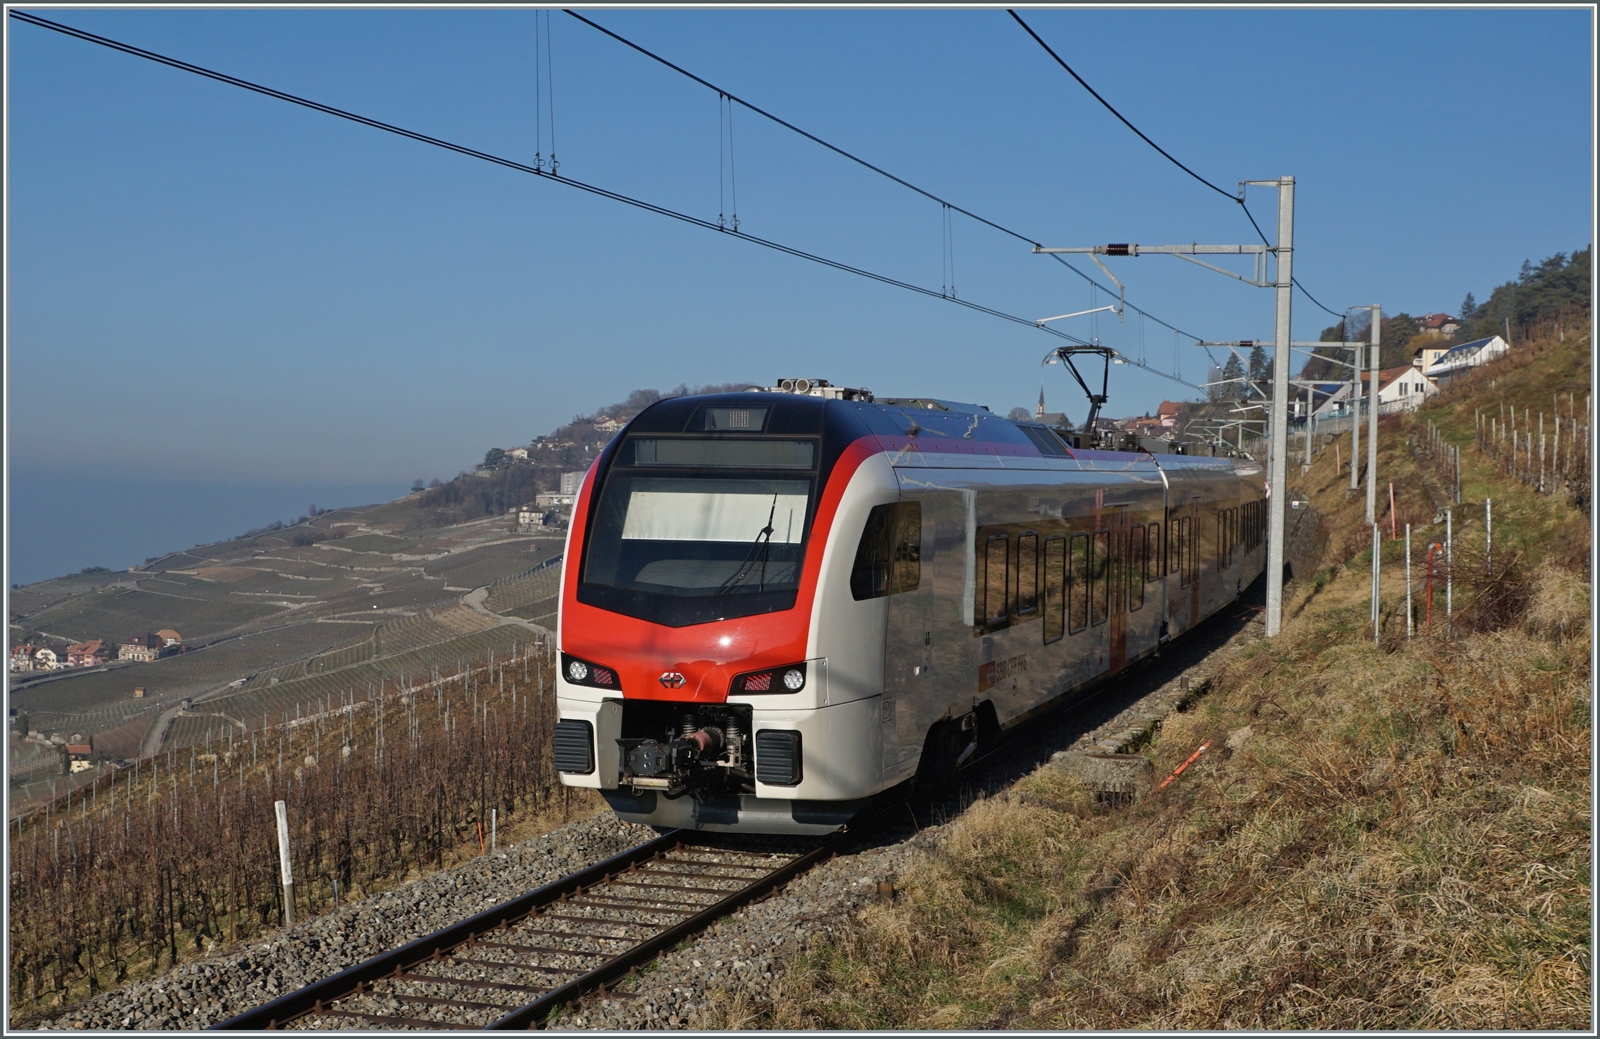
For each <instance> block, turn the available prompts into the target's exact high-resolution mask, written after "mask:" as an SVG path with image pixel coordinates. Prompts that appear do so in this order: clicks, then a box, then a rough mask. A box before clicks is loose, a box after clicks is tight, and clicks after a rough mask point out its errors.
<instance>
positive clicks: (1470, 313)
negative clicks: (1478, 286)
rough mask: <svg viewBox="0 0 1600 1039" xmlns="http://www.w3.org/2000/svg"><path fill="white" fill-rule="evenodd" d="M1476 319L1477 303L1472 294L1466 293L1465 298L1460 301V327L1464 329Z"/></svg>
mask: <svg viewBox="0 0 1600 1039" xmlns="http://www.w3.org/2000/svg"><path fill="white" fill-rule="evenodd" d="M1477 318H1478V301H1477V300H1476V299H1474V298H1473V295H1472V293H1470V292H1469V293H1467V298H1466V299H1464V300H1462V301H1461V327H1462V328H1466V327H1468V326H1470V325H1471V324H1472V322H1474V321H1476V320H1477Z"/></svg>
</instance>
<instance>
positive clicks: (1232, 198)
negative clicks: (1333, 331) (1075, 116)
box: [1006, 8, 1341, 317]
mask: <svg viewBox="0 0 1600 1039" xmlns="http://www.w3.org/2000/svg"><path fill="white" fill-rule="evenodd" d="M1006 13H1007V14H1009V15H1010V16H1011V17H1013V18H1015V19H1016V20H1017V24H1018V25H1020V26H1022V28H1023V29H1024V30H1026V31H1027V33H1028V35H1029V36H1032V37H1033V39H1034V42H1036V43H1038V44H1039V46H1041V47H1043V48H1044V50H1045V53H1046V54H1048V55H1050V56H1051V57H1052V58H1054V59H1056V64H1057V65H1060V66H1061V67H1062V68H1064V69H1066V70H1067V74H1068V75H1070V76H1071V77H1072V78H1073V79H1075V80H1077V81H1078V85H1079V86H1081V87H1083V89H1085V90H1087V91H1088V92H1089V93H1090V94H1091V95H1092V96H1093V97H1094V99H1095V100H1096V101H1098V102H1100V103H1101V104H1102V105H1104V106H1105V110H1106V111H1107V112H1110V113H1111V114H1112V115H1114V116H1116V117H1117V119H1118V120H1120V121H1121V122H1122V125H1123V126H1126V127H1127V128H1128V129H1130V130H1132V131H1133V132H1134V133H1135V134H1136V135H1137V136H1138V138H1139V140H1141V141H1143V142H1144V143H1146V144H1148V145H1149V146H1150V147H1152V148H1154V149H1155V150H1156V151H1158V152H1160V153H1161V156H1162V158H1164V159H1166V160H1167V161H1168V162H1170V163H1172V164H1173V165H1174V166H1176V167H1178V168H1179V169H1180V170H1182V171H1183V172H1185V173H1187V174H1188V175H1189V176H1191V177H1193V178H1194V179H1195V180H1198V181H1199V182H1200V183H1202V184H1204V185H1205V186H1206V187H1208V188H1210V189H1211V190H1212V191H1215V192H1216V193H1217V194H1219V195H1221V196H1222V197H1223V198H1225V199H1227V200H1228V201H1230V202H1237V203H1238V204H1239V208H1241V209H1243V210H1244V215H1245V218H1246V219H1248V220H1249V221H1250V226H1251V227H1253V228H1255V230H1256V234H1257V235H1258V236H1260V238H1261V244H1262V245H1268V246H1270V245H1271V244H1272V243H1271V242H1269V241H1268V240H1267V236H1266V234H1265V233H1263V232H1262V230H1261V225H1260V224H1258V223H1256V218H1255V216H1254V215H1253V214H1252V213H1251V212H1250V207H1249V206H1247V205H1245V203H1244V192H1243V190H1241V191H1240V192H1239V193H1238V194H1237V195H1235V194H1232V193H1230V192H1227V191H1224V190H1222V189H1221V188H1219V187H1217V186H1216V185H1215V184H1213V183H1211V182H1210V181H1209V180H1207V179H1205V178H1204V177H1202V176H1200V174H1198V173H1196V172H1195V171H1194V170H1191V169H1190V168H1189V167H1187V166H1185V165H1184V164H1183V163H1181V162H1179V161H1178V160H1177V159H1175V158H1173V156H1172V153H1171V152H1169V151H1167V150H1166V149H1165V148H1163V147H1161V145H1159V144H1157V143H1156V142H1154V141H1152V140H1151V139H1150V138H1149V137H1147V136H1145V133H1144V131H1143V130H1141V129H1139V128H1138V127H1137V126H1134V125H1133V124H1132V123H1130V122H1128V120H1127V117H1125V116H1124V115H1123V114H1122V113H1121V112H1119V111H1117V110H1116V109H1115V108H1113V107H1111V102H1109V101H1107V100H1106V99H1105V98H1103V97H1101V96H1100V92H1099V91H1097V90H1095V88H1094V87H1091V86H1090V85H1089V83H1088V81H1087V80H1085V79H1084V78H1083V77H1082V76H1080V75H1078V73H1077V72H1076V71H1074V70H1073V68H1072V66H1071V65H1068V64H1067V63H1066V62H1065V61H1063V60H1061V55H1059V54H1057V53H1056V52H1055V50H1053V49H1052V48H1051V46H1050V45H1049V44H1048V43H1046V42H1044V40H1043V39H1042V38H1041V37H1040V36H1039V34H1038V33H1036V32H1034V31H1033V27H1032V26H1030V25H1029V24H1028V23H1027V22H1025V21H1023V20H1022V16H1021V15H1020V14H1018V13H1017V12H1015V11H1013V10H1011V9H1009V8H1007V10H1006ZM1290 280H1291V281H1293V282H1294V286H1295V288H1297V289H1299V290H1300V291H1301V292H1302V293H1305V297H1306V299H1309V300H1310V301H1311V302H1313V303H1315V304H1316V305H1317V306H1319V307H1322V309H1323V310H1326V311H1328V313H1330V314H1332V315H1333V316H1334V317H1340V316H1341V315H1340V314H1339V312H1338V311H1337V310H1330V309H1329V308H1327V307H1325V306H1323V305H1322V303H1321V302H1320V301H1319V300H1318V299H1317V297H1315V296H1313V295H1312V294H1311V293H1310V292H1307V291H1306V287H1305V286H1304V285H1302V284H1300V279H1299V278H1293V277H1291V279H1290Z"/></svg>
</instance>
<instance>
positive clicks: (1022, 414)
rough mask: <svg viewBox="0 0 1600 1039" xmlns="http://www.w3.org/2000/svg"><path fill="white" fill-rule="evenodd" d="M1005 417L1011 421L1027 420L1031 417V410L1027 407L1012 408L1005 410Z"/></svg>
mask: <svg viewBox="0 0 1600 1039" xmlns="http://www.w3.org/2000/svg"><path fill="white" fill-rule="evenodd" d="M1006 418H1008V419H1010V420H1011V421H1012V422H1027V421H1029V420H1031V419H1032V418H1033V412H1031V411H1029V410H1028V409H1027V408H1012V409H1011V410H1010V411H1008V412H1006Z"/></svg>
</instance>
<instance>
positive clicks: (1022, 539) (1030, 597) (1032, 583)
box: [1017, 531, 1039, 617]
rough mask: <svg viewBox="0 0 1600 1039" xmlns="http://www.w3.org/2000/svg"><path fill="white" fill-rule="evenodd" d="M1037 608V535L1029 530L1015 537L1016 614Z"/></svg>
mask: <svg viewBox="0 0 1600 1039" xmlns="http://www.w3.org/2000/svg"><path fill="white" fill-rule="evenodd" d="M1038 610H1039V535H1037V534H1035V533H1033V532H1032V531H1029V532H1028V533H1026V534H1022V535H1020V536H1019V537H1018V538H1017V615H1018V616H1019V617H1025V616H1027V615H1029V614H1031V613H1037V612H1038Z"/></svg>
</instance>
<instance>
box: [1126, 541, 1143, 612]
mask: <svg viewBox="0 0 1600 1039" xmlns="http://www.w3.org/2000/svg"><path fill="white" fill-rule="evenodd" d="M1145 551H1146V549H1145V540H1144V524H1143V523H1135V524H1134V525H1133V527H1132V529H1130V530H1129V531H1128V566H1127V573H1128V612H1129V613H1132V612H1133V611H1134V610H1137V609H1138V608H1139V607H1141V606H1143V605H1144V559H1145Z"/></svg>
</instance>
